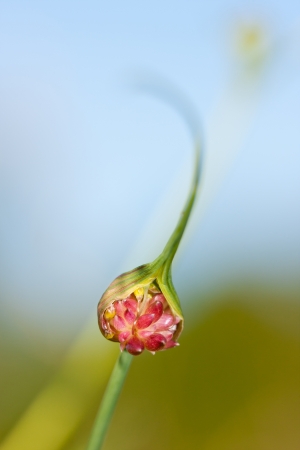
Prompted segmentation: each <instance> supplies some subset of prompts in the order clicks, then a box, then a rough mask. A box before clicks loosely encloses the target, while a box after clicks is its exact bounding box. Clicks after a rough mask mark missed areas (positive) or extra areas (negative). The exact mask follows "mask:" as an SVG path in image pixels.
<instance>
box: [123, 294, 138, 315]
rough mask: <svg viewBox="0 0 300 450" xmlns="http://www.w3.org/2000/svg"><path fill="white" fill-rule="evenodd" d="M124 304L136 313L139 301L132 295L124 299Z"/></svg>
mask: <svg viewBox="0 0 300 450" xmlns="http://www.w3.org/2000/svg"><path fill="white" fill-rule="evenodd" d="M123 303H124V306H125V307H126V308H127V309H129V311H131V312H132V313H133V314H136V311H137V301H136V300H135V299H133V298H131V297H128V298H126V299H125V300H124V302H123Z"/></svg>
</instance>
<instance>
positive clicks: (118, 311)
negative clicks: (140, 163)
mask: <svg viewBox="0 0 300 450" xmlns="http://www.w3.org/2000/svg"><path fill="white" fill-rule="evenodd" d="M195 150H196V160H195V170H194V176H193V180H192V186H191V191H190V193H189V196H188V198H187V201H186V205H185V208H184V210H183V212H182V214H181V217H180V220H179V222H178V224H177V226H176V228H175V230H174V232H173V233H172V235H171V237H170V239H169V241H168V242H167V245H166V246H165V248H164V250H163V252H162V253H161V255H159V257H158V258H157V259H156V260H154V261H153V262H152V263H149V264H145V265H143V266H139V267H137V268H136V269H134V270H132V271H130V272H126V273H124V274H122V275H120V276H119V277H117V278H116V279H115V280H114V281H113V282H112V283H111V285H110V286H109V287H108V289H107V290H106V291H105V292H104V294H103V296H102V297H101V299H100V301H99V304H98V323H99V327H100V330H101V333H102V334H103V336H104V337H105V338H106V339H109V340H111V341H114V342H119V343H120V347H121V351H123V350H125V351H127V352H128V353H130V354H132V355H140V354H141V353H142V352H143V351H144V350H145V349H146V350H148V351H150V352H152V353H155V352H157V351H160V350H167V349H169V348H173V347H176V346H177V345H179V344H178V342H177V340H178V338H179V336H180V333H181V331H182V329H183V314H182V310H181V306H180V302H179V299H178V296H177V294H176V291H175V289H174V286H173V283H172V276H171V263H172V261H173V258H174V256H175V253H176V251H177V248H178V245H179V243H180V240H181V237H182V235H183V232H184V229H185V227H186V224H187V221H188V218H189V216H190V213H191V210H192V207H193V204H194V200H195V196H196V192H197V187H198V182H199V166H200V159H199V153H200V152H199V143H198V139H197V138H196V143H195Z"/></svg>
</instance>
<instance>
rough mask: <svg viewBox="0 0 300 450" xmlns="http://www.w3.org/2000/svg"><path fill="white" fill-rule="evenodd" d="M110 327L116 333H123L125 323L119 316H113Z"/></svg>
mask: <svg viewBox="0 0 300 450" xmlns="http://www.w3.org/2000/svg"><path fill="white" fill-rule="evenodd" d="M110 323H111V325H112V326H113V327H114V328H115V329H116V330H117V331H123V330H124V328H125V329H126V323H125V320H124V319H122V317H120V316H115V317H114V318H113V319H112V320H111V322H110Z"/></svg>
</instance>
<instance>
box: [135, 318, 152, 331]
mask: <svg viewBox="0 0 300 450" xmlns="http://www.w3.org/2000/svg"><path fill="white" fill-rule="evenodd" d="M154 318H155V315H154V314H143V315H142V316H140V317H139V318H138V319H137V321H136V327H137V328H139V329H140V330H143V329H145V328H148V327H149V325H151V323H152V322H153V320H154Z"/></svg>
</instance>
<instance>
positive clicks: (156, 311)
mask: <svg viewBox="0 0 300 450" xmlns="http://www.w3.org/2000/svg"><path fill="white" fill-rule="evenodd" d="M163 310H164V307H163V304H162V302H159V301H155V302H154V303H152V304H151V305H150V306H148V308H147V309H146V311H145V313H146V314H151V315H153V320H152V322H157V320H158V319H159V318H160V317H161V315H162V313H163Z"/></svg>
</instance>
